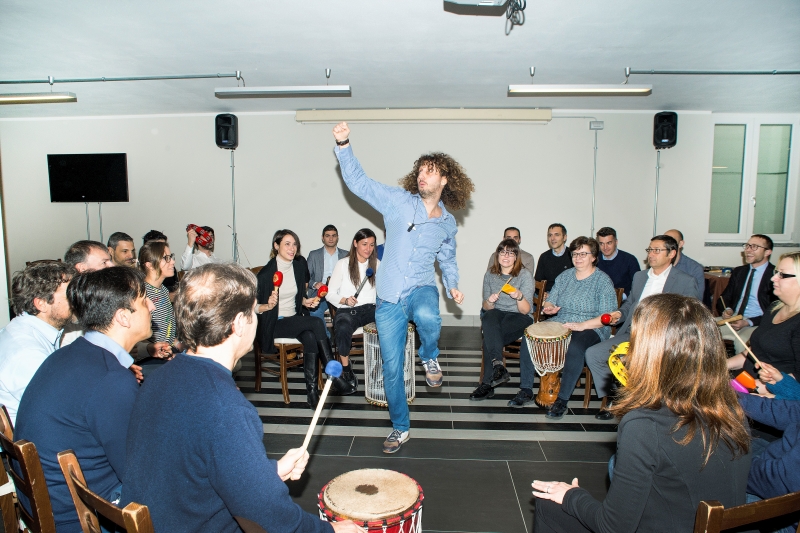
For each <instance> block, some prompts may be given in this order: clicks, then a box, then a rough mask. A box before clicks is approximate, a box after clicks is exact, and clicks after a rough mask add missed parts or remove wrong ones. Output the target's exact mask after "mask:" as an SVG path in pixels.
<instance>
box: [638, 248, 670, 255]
mask: <svg viewBox="0 0 800 533" xmlns="http://www.w3.org/2000/svg"><path fill="white" fill-rule="evenodd" d="M644 251H645V252H647V253H648V254H649V253H654V254H660V253H661V252H666V251H667V249H666V248H645V249H644Z"/></svg>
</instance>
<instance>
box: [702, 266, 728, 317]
mask: <svg viewBox="0 0 800 533" xmlns="http://www.w3.org/2000/svg"><path fill="white" fill-rule="evenodd" d="M704 275H705V278H706V280H707V281H708V289H709V293H710V294H711V312H712V313H713V314H714V316H719V312H718V311H717V306H716V303H717V300H719V296H720V294H722V292H723V291H724V290H725V287H727V286H728V282H730V280H731V275H730V274H723V273H722V272H706V273H705V274H704ZM725 303H726V304H727V305H730V302H725Z"/></svg>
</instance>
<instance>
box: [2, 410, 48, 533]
mask: <svg viewBox="0 0 800 533" xmlns="http://www.w3.org/2000/svg"><path fill="white" fill-rule="evenodd" d="M0 426H2V427H0V446H2V449H3V452H4V453H5V455H6V458H7V459H8V463H7V464H6V465H5V466H6V472H7V474H8V476H10V477H11V479H12V480H13V481H14V486H15V487H16V490H17V492H20V493H22V494H24V495H25V497H26V498H28V502H29V504H30V506H31V512H30V513H29V512H28V511H27V510H26V509H25V507H23V506H22V505H20V504H19V503H17V505H16V507H17V509H16V511H17V513H18V516H19V518H20V519H21V520H22V522H24V523H25V525H26V526H27V527H28V528H29V529H30V531H32V532H33V533H56V523H55V520H54V519H53V508H52V506H51V505H50V493H49V492H47V482H46V481H45V479H44V472H43V471H42V463H41V461H40V460H39V452H37V451H36V446H34V444H33V443H32V442H28V441H26V440H19V441H17V442H13V441H12V440H11V439H10V438H9V435H11V434H12V433H13V428H12V426H11V422H10V420H9V418H8V413H7V412H6V410H5V407H3V408H2V409H0ZM11 460H14V461H16V462H17V463H18V464H19V469H20V470H21V471H22V475H21V476H20V475H19V474H17V473H16V471H15V470H14V469H13V468H11ZM4 463H5V461H4ZM15 514H16V513H15ZM3 515H4V518H3V519H4V521H5V508H4V509H3ZM6 531H17V529H15V528H12V529H10V530H9V529H6Z"/></svg>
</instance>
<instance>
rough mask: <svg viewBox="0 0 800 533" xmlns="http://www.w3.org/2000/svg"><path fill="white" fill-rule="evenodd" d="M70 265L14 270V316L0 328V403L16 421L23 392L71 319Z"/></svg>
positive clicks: (12, 288) (12, 291) (55, 263)
mask: <svg viewBox="0 0 800 533" xmlns="http://www.w3.org/2000/svg"><path fill="white" fill-rule="evenodd" d="M72 273H73V270H72V267H70V266H69V265H66V264H64V263H59V262H55V261H52V262H47V263H35V264H33V265H30V266H29V267H27V268H26V269H25V270H23V271H21V272H17V273H15V274H14V277H13V279H12V280H11V302H12V305H13V306H14V312H15V313H17V316H16V317H15V318H14V319H13V320H12V321H11V322H9V323H8V325H7V326H6V327H5V328H3V329H2V330H0V404H3V405H5V406H6V409H7V410H8V414H9V416H10V417H11V422H12V423H16V420H17V409H18V408H19V402H20V400H21V399H22V393H24V392H25V388H26V387H27V386H28V383H29V382H30V380H31V378H32V377H33V375H34V374H35V373H36V371H37V370H38V369H39V366H40V365H41V364H42V363H43V362H44V360H45V359H47V357H48V356H49V355H50V354H51V353H53V352H54V351H55V350H56V349H57V348H58V344H59V340H60V339H61V333H62V331H63V328H64V325H65V324H66V323H67V322H69V321H70V320H71V319H72V310H71V309H70V307H69V303H68V302H67V284H68V283H69V280H70V279H71V278H72Z"/></svg>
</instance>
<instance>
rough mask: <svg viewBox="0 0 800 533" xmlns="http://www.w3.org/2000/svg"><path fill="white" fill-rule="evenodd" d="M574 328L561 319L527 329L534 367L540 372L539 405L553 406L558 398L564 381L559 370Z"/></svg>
mask: <svg viewBox="0 0 800 533" xmlns="http://www.w3.org/2000/svg"><path fill="white" fill-rule="evenodd" d="M571 336H572V331H570V330H568V329H567V328H565V327H564V326H563V325H561V324H560V323H558V322H549V321H548V322H537V323H535V324H531V325H530V326H528V327H527V328H526V329H525V341H526V342H527V343H528V351H529V352H530V354H531V359H532V360H533V368H535V369H536V373H537V374H539V376H540V380H539V392H538V393H536V398H535V401H536V404H537V405H539V406H540V407H550V406H551V405H553V402H555V401H556V398H558V391H559V389H560V388H561V381H560V380H559V379H558V372H559V371H560V370H561V369H562V368H564V359H565V358H566V356H567V348H569V341H570V338H571Z"/></svg>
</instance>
